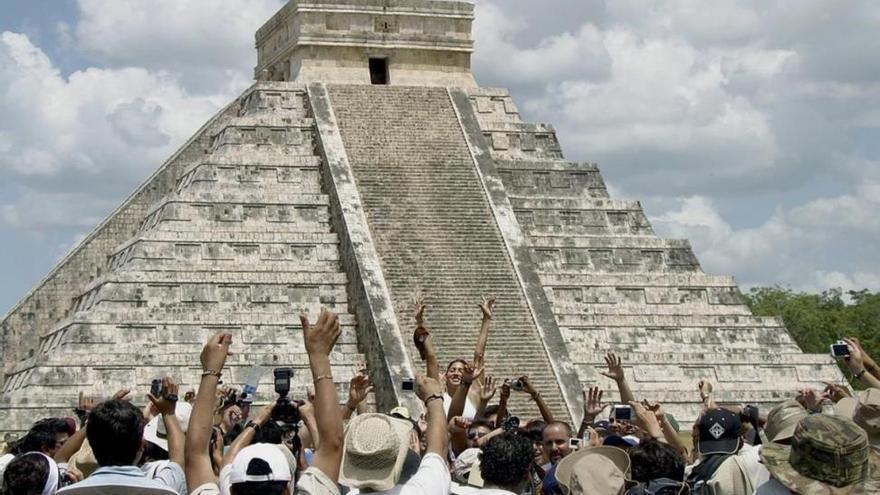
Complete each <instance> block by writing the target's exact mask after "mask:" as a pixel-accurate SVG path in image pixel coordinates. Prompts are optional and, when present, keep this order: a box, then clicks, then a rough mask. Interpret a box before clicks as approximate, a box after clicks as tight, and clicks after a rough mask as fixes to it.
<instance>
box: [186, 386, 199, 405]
mask: <svg viewBox="0 0 880 495" xmlns="http://www.w3.org/2000/svg"><path fill="white" fill-rule="evenodd" d="M195 400H196V391H195V390H193V389H189V390H187V391H186V393H185V394H184V395H183V401H184V402H186V403H188V404H192V403H193V401H195Z"/></svg>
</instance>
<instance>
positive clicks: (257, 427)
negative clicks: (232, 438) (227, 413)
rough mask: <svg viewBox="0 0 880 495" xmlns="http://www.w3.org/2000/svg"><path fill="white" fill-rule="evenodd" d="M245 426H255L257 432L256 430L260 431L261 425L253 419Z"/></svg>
mask: <svg viewBox="0 0 880 495" xmlns="http://www.w3.org/2000/svg"><path fill="white" fill-rule="evenodd" d="M244 427H245V428H253V429H254V431H255V432H256V431H260V425H258V424H257V423H255V422H254V421H253V420H251V421H248V422H247V424H246V425H244Z"/></svg>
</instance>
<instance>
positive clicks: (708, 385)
mask: <svg viewBox="0 0 880 495" xmlns="http://www.w3.org/2000/svg"><path fill="white" fill-rule="evenodd" d="M697 390H699V391H700V399H702V400H703V402H706V399H707V398H709V396H710V395H712V391H713V390H715V387H714V386H713V385H712V382H710V381H709V380H700V382H699V383H697Z"/></svg>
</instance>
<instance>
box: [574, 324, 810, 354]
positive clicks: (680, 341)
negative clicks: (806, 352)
mask: <svg viewBox="0 0 880 495" xmlns="http://www.w3.org/2000/svg"><path fill="white" fill-rule="evenodd" d="M562 331H563V335H565V337H566V340H567V341H568V344H569V346H572V347H573V348H575V349H577V350H578V352H587V351H588V350H589V349H591V348H592V349H595V350H602V349H619V350H620V351H621V352H623V350H624V349H625V350H627V351H628V352H649V353H650V352H655V353H664V352H680V351H681V350H682V349H687V350H688V351H692V352H694V353H700V352H706V351H707V350H708V351H709V352H712V353H715V352H717V351H718V349H725V350H726V351H727V352H730V353H742V352H756V351H760V352H761V353H762V354H763V353H765V352H766V350H767V349H773V351H774V352H776V353H780V352H788V353H791V352H795V353H799V352H800V350H799V349H798V347H797V345H796V344H795V343H794V341H793V340H792V339H791V337H790V336H789V335H788V333H787V332H785V331H784V329H782V328H780V327H766V328H760V327H759V328H705V327H703V328H693V327H692V328H675V327H672V328H652V329H645V328H621V327H616V328H583V327H581V328H570V327H563V328H562Z"/></svg>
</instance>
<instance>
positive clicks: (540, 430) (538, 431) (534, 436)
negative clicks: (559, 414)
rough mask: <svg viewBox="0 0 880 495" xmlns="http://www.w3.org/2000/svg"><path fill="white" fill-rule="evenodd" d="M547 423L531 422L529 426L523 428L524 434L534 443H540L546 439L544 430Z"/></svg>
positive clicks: (540, 421)
mask: <svg viewBox="0 0 880 495" xmlns="http://www.w3.org/2000/svg"><path fill="white" fill-rule="evenodd" d="M546 427H547V423H545V422H544V421H542V420H540V419H539V420H535V421H529V424H528V425H527V426H526V427H525V428H522V434H523V435H525V436H526V437H527V438H528V439H529V440H531V441H533V442H540V441H541V440H542V439H543V438H544V428H546Z"/></svg>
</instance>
